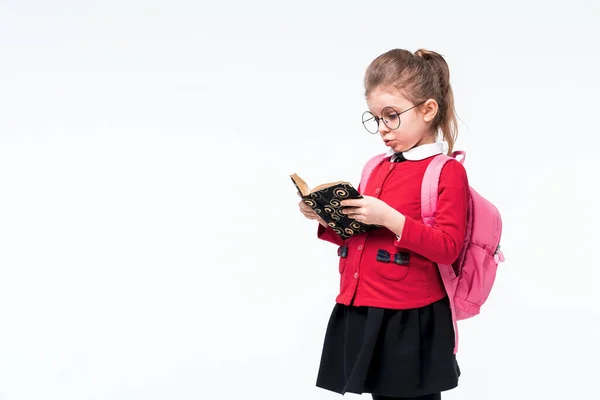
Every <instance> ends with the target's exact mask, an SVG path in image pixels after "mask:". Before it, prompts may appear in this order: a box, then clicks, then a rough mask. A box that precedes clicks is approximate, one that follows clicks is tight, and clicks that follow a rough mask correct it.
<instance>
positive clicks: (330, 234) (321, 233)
mask: <svg viewBox="0 0 600 400" xmlns="http://www.w3.org/2000/svg"><path fill="white" fill-rule="evenodd" d="M317 237H318V238H319V239H321V240H325V241H327V242H331V243H333V244H337V245H338V246H342V245H343V244H344V243H345V240H344V239H342V238H341V237H340V236H339V235H338V234H337V233H335V232H334V231H333V229H332V228H331V227H327V228H325V227H324V226H323V225H321V224H319V228H318V230H317Z"/></svg>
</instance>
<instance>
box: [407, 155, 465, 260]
mask: <svg viewBox="0 0 600 400" xmlns="http://www.w3.org/2000/svg"><path fill="white" fill-rule="evenodd" d="M469 196H470V192H469V183H468V179H467V173H466V171H465V169H464V167H463V165H462V164H461V163H459V162H455V161H450V162H448V163H446V165H445V166H444V168H443V169H442V172H441V174H440V182H439V186H438V200H437V207H436V211H435V222H434V224H433V225H432V226H429V225H427V224H425V223H424V222H423V220H421V219H419V220H418V221H417V220H415V219H413V218H410V217H408V216H406V222H405V223H404V228H403V230H402V234H401V235H400V236H399V237H398V238H397V240H396V241H395V245H396V246H397V247H400V248H403V249H407V250H410V251H414V252H415V253H417V254H420V255H421V256H423V257H426V258H428V259H429V260H431V261H433V262H435V263H438V264H452V263H453V262H454V261H456V259H457V258H458V255H459V253H460V250H461V247H462V245H463V242H464V238H465V232H466V225H467V207H468V202H469Z"/></svg>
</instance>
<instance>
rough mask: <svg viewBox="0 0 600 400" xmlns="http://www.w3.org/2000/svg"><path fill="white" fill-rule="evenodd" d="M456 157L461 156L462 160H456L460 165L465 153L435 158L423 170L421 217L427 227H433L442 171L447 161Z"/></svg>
mask: <svg viewBox="0 0 600 400" xmlns="http://www.w3.org/2000/svg"><path fill="white" fill-rule="evenodd" d="M457 155H462V159H461V160H457V161H459V162H460V163H461V164H462V163H463V162H464V161H465V158H466V153H465V152H464V151H455V152H453V153H452V154H451V155H450V156H447V155H444V154H440V155H438V156H436V157H435V158H434V159H433V160H431V162H430V163H429V165H428V166H427V169H426V170H425V175H424V176H423V184H422V185H421V217H422V218H423V222H425V223H426V224H427V225H433V222H434V216H435V210H436V207H437V198H438V186H439V183H440V175H441V173H442V169H443V168H444V165H446V163H447V162H448V161H451V160H456V158H455V157H456V156H457Z"/></svg>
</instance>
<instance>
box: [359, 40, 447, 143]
mask: <svg viewBox="0 0 600 400" xmlns="http://www.w3.org/2000/svg"><path fill="white" fill-rule="evenodd" d="M364 84H365V97H368V96H369V94H370V93H371V92H373V90H375V89H376V88H383V89H385V88H394V89H396V90H397V91H399V92H400V93H401V94H402V95H403V96H404V97H406V98H407V99H408V100H410V101H411V102H412V103H413V104H419V103H421V102H424V101H426V100H428V99H434V100H435V101H437V103H438V112H437V114H436V116H435V118H434V119H433V121H432V122H431V127H432V129H433V131H434V133H435V135H436V138H437V135H438V133H439V131H441V132H442V136H443V138H444V141H446V142H447V143H448V153H450V152H452V149H453V148H454V143H455V142H456V136H457V134H458V125H457V122H456V121H457V118H456V111H455V109H454V94H453V92H452V87H451V86H450V69H449V68H448V64H447V63H446V60H444V57H442V56H441V55H440V54H438V53H436V52H434V51H430V50H425V49H419V50H417V51H415V53H414V54H412V53H411V52H409V51H407V50H403V49H393V50H390V51H388V52H386V53H384V54H382V55H380V56H379V57H377V58H376V59H375V60H373V61H372V62H371V64H370V65H369V67H368V68H367V71H366V73H365V82H364Z"/></svg>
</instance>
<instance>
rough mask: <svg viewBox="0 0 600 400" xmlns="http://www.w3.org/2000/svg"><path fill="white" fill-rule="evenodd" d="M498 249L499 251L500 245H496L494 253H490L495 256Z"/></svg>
mask: <svg viewBox="0 0 600 400" xmlns="http://www.w3.org/2000/svg"><path fill="white" fill-rule="evenodd" d="M499 251H500V245H498V246H497V247H496V251H494V254H492V255H493V256H495V255H496V254H498V252H499Z"/></svg>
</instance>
